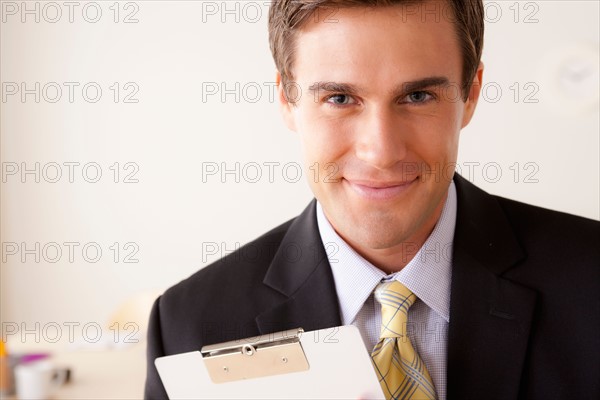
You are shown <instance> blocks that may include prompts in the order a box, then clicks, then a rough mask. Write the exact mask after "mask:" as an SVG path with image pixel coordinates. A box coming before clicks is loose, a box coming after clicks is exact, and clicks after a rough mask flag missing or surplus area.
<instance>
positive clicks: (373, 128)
mask: <svg viewBox="0 0 600 400" xmlns="http://www.w3.org/2000/svg"><path fill="white" fill-rule="evenodd" d="M361 119H362V120H361V122H360V123H359V125H358V129H357V131H356V135H357V137H356V139H355V142H354V143H355V154H356V157H357V158H358V159H360V160H362V161H363V162H365V163H366V164H369V165H370V166H372V167H375V168H377V169H381V170H383V169H389V168H391V167H393V166H394V165H395V164H396V163H397V162H398V161H401V160H403V159H404V158H405V157H406V153H407V149H406V141H405V139H406V138H405V135H404V134H403V132H402V127H401V124H400V121H399V120H398V115H396V114H395V113H394V110H392V109H390V108H387V107H372V108H371V109H370V110H368V111H367V110H365V112H364V113H363V115H362V116H361Z"/></svg>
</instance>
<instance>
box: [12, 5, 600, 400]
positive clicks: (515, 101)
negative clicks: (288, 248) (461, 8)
mask: <svg viewBox="0 0 600 400" xmlns="http://www.w3.org/2000/svg"><path fill="white" fill-rule="evenodd" d="M485 6H486V36H485V48H484V54H483V61H484V63H485V72H484V86H483V93H482V98H481V100H480V102H479V105H478V109H477V111H476V114H475V117H474V119H473V121H472V122H471V124H470V125H469V126H468V127H467V128H466V129H464V130H463V133H462V136H461V148H460V155H459V162H458V166H457V170H458V171H459V172H461V173H462V175H463V176H464V177H466V178H467V179H469V180H470V181H472V182H474V183H475V184H477V185H478V186H480V187H481V188H483V189H485V190H487V191H488V192H491V193H494V194H498V195H501V196H504V197H509V198H513V199H516V200H520V201H524V202H528V203H532V204H536V205H539V206H542V207H547V208H551V209H556V210H560V211H565V212H569V213H573V214H576V215H580V216H584V217H587V218H592V219H596V220H598V219H599V218H600V205H599V202H600V176H599V175H600V172H599V171H600V165H599V163H600V161H599V160H600V155H599V152H600V150H599V148H600V144H599V100H598V99H599V78H598V77H599V21H598V20H599V14H600V12H599V11H600V10H599V3H598V2H597V1H486V2H485ZM1 8H2V24H1V29H0V75H1V76H0V80H1V82H2V101H1V103H0V119H1V122H0V129H1V132H0V133H1V141H0V156H1V166H2V182H1V193H0V201H1V206H0V207H1V208H0V211H1V229H0V234H1V244H2V265H1V269H0V273H1V297H0V300H1V309H0V312H1V317H0V319H1V322H2V339H3V340H4V341H6V342H7V349H8V352H9V354H11V353H15V354H16V353H19V352H32V351H38V352H47V351H51V352H52V353H53V354H54V355H55V358H56V359H57V360H58V363H59V364H62V365H65V366H68V367H70V368H72V373H73V379H72V382H71V383H70V384H69V385H66V386H65V387H63V388H62V389H61V392H59V394H58V395H57V396H60V397H61V398H140V397H141V395H142V384H143V377H144V373H145V372H144V362H145V360H144V340H145V324H146V319H147V313H148V310H149V305H150V304H151V302H152V301H153V300H154V298H155V297H156V296H157V295H159V294H160V293H161V292H162V291H163V290H164V289H166V288H167V287H169V286H171V285H173V284H174V283H177V282H178V281H180V280H182V279H184V278H186V277H187V276H189V275H190V274H192V273H193V272H195V271H196V270H198V269H199V268H202V267H203V266H205V265H207V264H209V263H210V262H212V261H214V260H216V259H218V258H220V257H221V256H223V255H225V254H228V253H230V252H231V251H234V250H235V249H236V248H239V247H240V246H241V245H243V244H244V243H246V242H248V241H250V240H252V239H254V238H255V237H257V236H259V235H260V234H262V233H264V232H265V231H267V230H268V229H270V228H272V227H274V226H276V225H278V224H280V223H281V222H283V221H285V220H287V219H289V218H293V217H294V216H296V215H297V214H299V213H300V212H301V211H302V210H303V209H304V207H305V206H306V205H307V203H308V202H309V201H310V199H311V198H312V195H311V192H310V190H309V188H308V185H307V183H306V173H307V171H302V170H301V169H300V165H301V158H300V148H299V140H298V138H297V137H296V136H295V134H294V133H292V132H289V131H288V130H287V129H286V128H285V126H284V125H283V122H282V120H281V118H280V115H279V112H278V108H277V104H276V102H275V89H274V72H275V66H274V63H273V61H272V58H271V55H270V52H269V48H268V41H267V36H268V34H267V18H268V8H269V2H268V1H266V0H265V1H262V0H259V1H216V2H215V1H168V2H167V1H133V2H130V1H118V2H117V1H114V2H108V1H107V2H104V1H98V2H86V1H82V2H70V3H69V2H43V1H40V2H38V1H26V2H21V1H15V2H13V1H2V2H1ZM107 385H112V386H107Z"/></svg>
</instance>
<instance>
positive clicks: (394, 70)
mask: <svg viewBox="0 0 600 400" xmlns="http://www.w3.org/2000/svg"><path fill="white" fill-rule="evenodd" d="M436 3H437V4H440V2H439V1H434V2H429V3H428V2H424V3H422V4H419V5H411V6H409V5H406V6H405V5H394V6H388V7H348V8H332V9H328V10H324V11H320V12H319V13H317V14H316V15H315V16H314V17H313V18H310V19H309V20H308V21H306V22H305V24H304V25H303V26H302V28H301V29H300V30H299V31H298V32H297V35H296V38H295V44H296V46H295V56H294V76H295V78H296V79H297V80H303V79H308V80H311V79H317V80H318V79H323V78H324V77H323V74H326V75H327V79H331V80H339V79H343V80H346V81H360V80H362V81H364V79H365V78H369V79H371V80H373V79H374V77H375V76H377V77H381V79H393V80H394V81H397V80H398V78H399V77H401V78H402V79H406V80H410V79H418V78H421V77H423V76H426V75H427V76H434V75H435V76H440V75H444V76H448V77H449V78H450V79H451V80H452V79H456V80H457V81H458V80H459V78H460V68H461V65H462V62H461V53H460V46H459V44H458V40H457V35H456V32H455V26H454V24H453V22H452V19H451V18H449V17H451V15H450V13H448V12H447V11H446V13H445V14H444V13H442V8H440V7H439V6H438V9H439V12H438V13H437V14H436V13H433V12H432V11H431V10H433V9H435V7H436V6H435V4H436ZM428 4H430V5H429V8H426V7H427V5H428ZM431 4H434V5H431ZM410 7H413V8H410ZM415 7H421V10H429V13H424V12H419V9H416V12H415Z"/></svg>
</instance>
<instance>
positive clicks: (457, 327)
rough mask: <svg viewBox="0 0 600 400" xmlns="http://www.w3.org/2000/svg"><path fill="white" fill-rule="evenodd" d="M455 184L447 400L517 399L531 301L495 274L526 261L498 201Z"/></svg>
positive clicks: (530, 293)
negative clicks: (455, 219) (455, 212)
mask: <svg viewBox="0 0 600 400" xmlns="http://www.w3.org/2000/svg"><path fill="white" fill-rule="evenodd" d="M455 183H456V188H457V195H458V211H457V221H456V231H455V235H454V257H453V269H452V285H451V288H452V289H451V290H452V292H451V299H450V326H449V332H448V364H447V368H448V369H447V377H448V386H447V395H448V399H461V400H463V399H483V398H484V399H506V400H508V399H516V398H517V397H518V391H519V382H520V377H521V373H522V369H523V364H524V360H525V354H526V351H527V341H528V339H529V333H530V325H531V319H532V314H533V310H534V306H535V300H536V293H535V292H534V291H533V290H531V289H528V288H526V287H523V286H521V285H518V284H516V283H514V282H511V281H509V280H507V279H505V278H503V277H502V276H501V274H502V273H503V272H504V271H506V270H507V269H509V268H511V267H513V266H515V264H517V263H518V262H520V261H521V260H523V259H524V258H525V254H524V252H523V250H522V248H521V246H520V245H519V243H518V242H517V240H516V238H515V237H514V234H513V233H512V229H511V227H510V225H509V222H508V220H507V218H506V215H505V214H504V212H503V210H502V209H501V207H500V205H499V204H498V202H497V200H496V199H495V198H494V197H492V196H490V195H488V194H487V193H485V192H483V191H481V190H479V189H477V188H476V187H475V186H473V185H472V184H470V183H469V182H467V181H465V180H464V179H463V178H461V177H460V176H458V175H457V176H456V177H455Z"/></svg>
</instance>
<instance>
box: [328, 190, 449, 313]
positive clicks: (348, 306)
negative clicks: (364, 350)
mask: <svg viewBox="0 0 600 400" xmlns="http://www.w3.org/2000/svg"><path fill="white" fill-rule="evenodd" d="M456 206H457V200H456V187H455V185H454V181H452V182H451V183H450V186H449V188H448V196H447V198H446V202H445V203H444V208H443V210H442V214H441V216H440V219H439V220H438V222H437V224H436V226H435V228H434V229H433V231H432V232H431V234H430V235H429V237H428V238H427V240H426V241H425V243H424V244H423V246H422V247H421V249H420V250H419V251H418V252H417V254H416V255H415V256H414V257H413V259H412V260H411V261H410V262H409V263H408V264H407V265H406V266H405V267H404V268H403V269H402V270H401V271H399V272H396V273H394V274H391V275H386V274H385V273H384V272H383V271H381V270H380V269H379V268H377V267H376V266H374V265H373V264H371V263H370V262H369V261H367V260H365V259H364V258H363V257H362V256H361V255H359V254H358V253H357V252H356V251H355V250H354V249H353V248H352V247H350V245H349V244H348V243H346V242H345V241H344V240H343V239H342V238H341V237H340V236H339V235H338V234H337V232H335V230H334V229H333V227H332V226H331V224H330V223H329V221H328V220H327V217H325V214H324V213H323V208H322V206H321V204H320V203H319V202H318V201H317V224H318V227H319V234H320V235H321V240H322V242H323V246H324V247H325V251H326V253H327V257H328V259H329V264H330V265H331V271H332V273H333V278H334V282H335V287H336V291H337V295H338V301H339V304H340V313H341V317H342V323H343V324H344V325H348V324H351V323H352V322H353V321H354V319H355V318H356V316H357V314H358V312H359V311H360V310H361V308H362V306H363V304H364V303H365V301H366V300H367V299H368V298H369V296H370V295H371V293H372V292H373V290H374V289H375V287H376V286H377V285H378V284H379V283H380V282H381V281H382V280H392V279H396V280H398V281H399V282H401V283H403V284H404V285H405V286H406V287H408V288H409V289H410V290H411V291H412V292H413V293H414V294H415V295H416V296H417V297H418V298H419V299H421V300H422V301H423V302H424V303H425V304H427V306H429V307H430V308H431V309H433V310H434V311H435V312H436V313H438V314H439V315H440V316H441V317H442V318H444V319H445V320H446V321H447V322H449V321H450V283H451V278H452V248H453V240H454V228H455V226H456Z"/></svg>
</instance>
